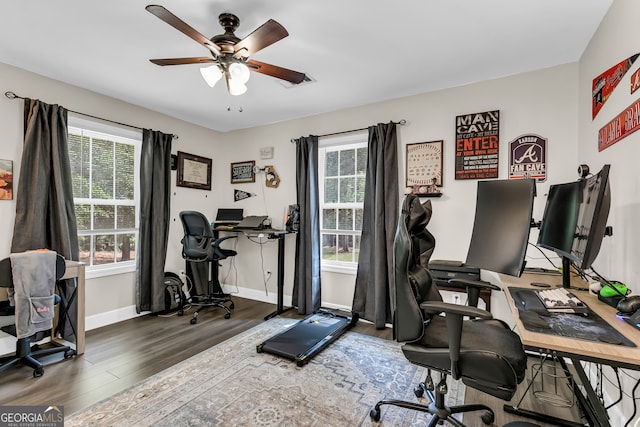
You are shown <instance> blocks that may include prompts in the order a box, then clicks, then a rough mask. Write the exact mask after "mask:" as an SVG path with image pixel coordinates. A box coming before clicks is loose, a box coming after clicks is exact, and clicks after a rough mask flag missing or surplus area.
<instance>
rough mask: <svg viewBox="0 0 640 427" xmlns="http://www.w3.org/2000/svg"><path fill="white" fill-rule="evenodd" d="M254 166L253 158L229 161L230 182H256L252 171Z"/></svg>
mask: <svg viewBox="0 0 640 427" xmlns="http://www.w3.org/2000/svg"><path fill="white" fill-rule="evenodd" d="M255 166H256V162H255V160H250V161H247V162H238V163H231V183H232V184H240V183H243V182H256V174H255V172H254V171H253V168H254V167H255Z"/></svg>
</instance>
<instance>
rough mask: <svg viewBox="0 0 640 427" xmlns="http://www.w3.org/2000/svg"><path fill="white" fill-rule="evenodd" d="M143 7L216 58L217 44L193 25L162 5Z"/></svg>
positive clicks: (218, 52)
mask: <svg viewBox="0 0 640 427" xmlns="http://www.w3.org/2000/svg"><path fill="white" fill-rule="evenodd" d="M145 9H147V11H149V12H151V13H152V14H153V15H155V16H157V17H158V18H160V19H161V20H163V21H164V22H166V23H167V24H169V25H171V26H172V27H173V28H175V29H176V30H178V31H180V32H181V33H183V34H184V35H186V36H188V37H190V38H192V39H193V40H195V41H197V42H198V43H200V44H201V45H203V46H204V47H206V48H207V49H209V50H210V51H211V52H212V53H213V55H214V56H215V57H216V58H217V57H218V56H220V54H221V52H220V48H219V47H218V45H216V44H215V43H213V42H212V41H211V40H209V39H208V38H206V37H205V36H203V35H202V34H200V33H199V32H198V31H196V30H195V29H194V28H193V27H191V26H190V25H189V24H187V23H186V22H184V21H183V20H182V19H180V18H178V17H177V16H175V15H174V14H173V13H171V12H169V11H168V10H167V9H165V8H164V7H163V6H158V5H155V4H150V5H148V6H147V7H145Z"/></svg>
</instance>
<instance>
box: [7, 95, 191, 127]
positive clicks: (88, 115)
mask: <svg viewBox="0 0 640 427" xmlns="http://www.w3.org/2000/svg"><path fill="white" fill-rule="evenodd" d="M4 96H6V97H7V98H9V99H16V98H20V99H25V98H24V97H22V96H18V95H16V94H15V93H13V92H11V91H7V92H5V93H4ZM67 111H69V112H71V113H74V114H80V115H82V116H85V117H91V118H92V119H97V120H104V121H105V122H109V123H114V124H116V125H120V126H126V127H130V128H133V129H139V130H143V128H141V127H140V126H134V125H129V124H126V123H120V122H116V121H115V120H109V119H103V118H102V117H97V116H92V115H91V114H86V113H81V112H79V111H73V110H69V109H67ZM172 135H173V139H179V137H178V135H176V134H175V133H174V134H172Z"/></svg>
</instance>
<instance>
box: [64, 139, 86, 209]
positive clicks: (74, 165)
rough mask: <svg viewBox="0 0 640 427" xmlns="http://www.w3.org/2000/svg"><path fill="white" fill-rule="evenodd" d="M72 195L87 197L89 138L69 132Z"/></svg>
mask: <svg viewBox="0 0 640 427" xmlns="http://www.w3.org/2000/svg"><path fill="white" fill-rule="evenodd" d="M69 163H70V164H71V179H72V182H73V197H85V198H86V197H89V138H86V137H82V136H81V135H76V134H69Z"/></svg>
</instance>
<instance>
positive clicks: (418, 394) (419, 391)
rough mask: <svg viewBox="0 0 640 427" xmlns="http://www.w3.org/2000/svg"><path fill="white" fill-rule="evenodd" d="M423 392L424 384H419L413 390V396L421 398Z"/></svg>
mask: <svg viewBox="0 0 640 427" xmlns="http://www.w3.org/2000/svg"><path fill="white" fill-rule="evenodd" d="M424 390H425V386H424V383H420V384H418V385H417V386H415V387H414V388H413V394H415V395H416V397H422V396H424Z"/></svg>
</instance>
